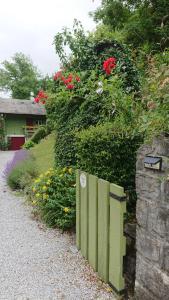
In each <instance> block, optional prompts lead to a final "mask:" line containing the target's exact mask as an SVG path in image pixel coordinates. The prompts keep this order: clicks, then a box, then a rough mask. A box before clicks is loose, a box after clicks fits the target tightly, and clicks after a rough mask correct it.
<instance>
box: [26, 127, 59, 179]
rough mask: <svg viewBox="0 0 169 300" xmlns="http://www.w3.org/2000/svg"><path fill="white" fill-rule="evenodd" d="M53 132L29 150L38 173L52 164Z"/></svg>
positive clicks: (51, 166)
mask: <svg viewBox="0 0 169 300" xmlns="http://www.w3.org/2000/svg"><path fill="white" fill-rule="evenodd" d="M54 144H55V133H52V134H50V135H48V136H47V137H46V138H44V139H43V140H41V142H40V143H39V144H37V145H36V146H35V147H33V148H32V149H31V150H30V153H31V154H32V155H33V157H34V158H35V161H36V165H37V168H38V170H39V173H43V172H45V171H46V170H48V169H49V168H53V166H54Z"/></svg>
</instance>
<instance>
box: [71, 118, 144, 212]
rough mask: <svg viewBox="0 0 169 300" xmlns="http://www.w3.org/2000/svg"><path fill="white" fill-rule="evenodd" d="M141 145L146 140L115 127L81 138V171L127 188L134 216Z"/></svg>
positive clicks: (85, 132)
mask: <svg viewBox="0 0 169 300" xmlns="http://www.w3.org/2000/svg"><path fill="white" fill-rule="evenodd" d="M117 125H119V124H117ZM141 142H142V137H141V136H140V135H139V134H134V132H133V133H132V131H131V128H127V127H126V128H124V129H123V130H122V128H120V125H119V127H115V126H114V124H111V123H107V124H104V125H98V126H96V127H90V128H89V129H87V130H83V131H82V132H80V133H78V134H77V160H78V167H79V168H80V169H82V170H85V171H87V172H89V173H91V174H94V175H96V176H98V177H100V178H103V179H105V180H108V181H110V182H112V183H116V184H118V185H121V186H122V187H124V189H125V190H126V191H127V193H128V205H127V208H128V212H130V213H133V212H134V211H135V201H136V194H135V173H136V152H137V149H138V148H139V145H140V143H141Z"/></svg>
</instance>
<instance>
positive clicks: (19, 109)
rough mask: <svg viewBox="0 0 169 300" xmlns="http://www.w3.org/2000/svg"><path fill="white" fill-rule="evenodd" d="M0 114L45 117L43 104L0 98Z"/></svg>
mask: <svg viewBox="0 0 169 300" xmlns="http://www.w3.org/2000/svg"><path fill="white" fill-rule="evenodd" d="M0 114H18V115H20V114H21V115H38V116H45V115H46V110H45V107H44V105H43V104H39V103H35V102H34V101H33V100H20V99H5V98H0Z"/></svg>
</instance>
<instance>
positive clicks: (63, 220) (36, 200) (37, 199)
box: [32, 168, 76, 230]
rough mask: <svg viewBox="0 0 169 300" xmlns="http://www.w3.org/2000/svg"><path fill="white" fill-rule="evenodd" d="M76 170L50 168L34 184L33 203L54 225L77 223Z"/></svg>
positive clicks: (47, 221)
mask: <svg viewBox="0 0 169 300" xmlns="http://www.w3.org/2000/svg"><path fill="white" fill-rule="evenodd" d="M75 203H76V197H75V172H74V170H73V169H72V168H63V169H55V170H53V169H49V170H48V171H47V172H45V173H44V174H41V175H40V176H39V177H38V178H37V179H36V180H35V181H34V184H33V186H32V204H33V205H34V206H35V207H36V208H37V210H38V211H39V213H40V215H41V217H42V218H43V219H44V220H45V222H46V223H47V224H48V225H49V226H52V227H59V228H61V229H62V230H65V229H68V228H71V227H72V226H74V225H75Z"/></svg>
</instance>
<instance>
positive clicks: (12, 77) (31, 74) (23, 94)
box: [0, 53, 40, 99]
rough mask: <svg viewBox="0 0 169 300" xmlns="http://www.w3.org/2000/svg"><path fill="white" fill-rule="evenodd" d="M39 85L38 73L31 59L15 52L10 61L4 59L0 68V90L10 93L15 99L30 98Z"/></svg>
mask: <svg viewBox="0 0 169 300" xmlns="http://www.w3.org/2000/svg"><path fill="white" fill-rule="evenodd" d="M39 87H40V74H39V72H38V70H37V68H36V66H34V65H33V63H32V61H31V59H30V58H29V57H27V56H25V55H24V54H23V53H16V54H15V55H14V56H13V57H12V61H7V60H5V61H4V62H2V68H0V90H2V91H7V92H10V93H11V96H12V98H15V99H30V94H31V92H33V93H34V94H35V95H36V93H37V91H38V90H39Z"/></svg>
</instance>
